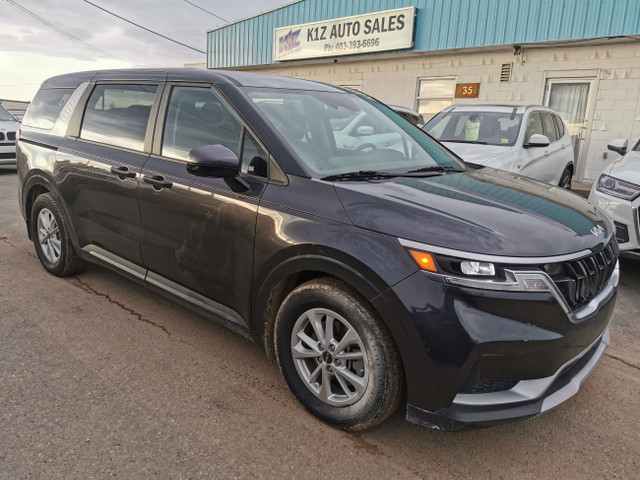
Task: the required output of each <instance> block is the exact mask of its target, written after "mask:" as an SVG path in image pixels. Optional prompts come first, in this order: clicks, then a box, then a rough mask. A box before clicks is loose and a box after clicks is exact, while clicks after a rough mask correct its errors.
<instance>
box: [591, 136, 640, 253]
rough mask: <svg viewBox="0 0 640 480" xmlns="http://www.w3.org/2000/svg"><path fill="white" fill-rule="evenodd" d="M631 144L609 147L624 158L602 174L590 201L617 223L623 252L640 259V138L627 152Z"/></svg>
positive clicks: (617, 142) (619, 141)
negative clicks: (639, 212) (639, 214)
mask: <svg viewBox="0 0 640 480" xmlns="http://www.w3.org/2000/svg"><path fill="white" fill-rule="evenodd" d="M628 145H629V142H628V141H627V139H624V138H622V139H617V140H613V141H612V142H611V143H610V144H609V146H608V148H609V150H611V151H612V152H616V153H619V154H620V155H623V156H622V157H620V158H617V159H616V160H614V161H613V162H611V163H610V164H609V165H608V166H607V167H606V168H605V169H604V170H603V171H602V175H600V178H599V179H598V181H596V182H595V183H594V184H593V187H592V188H591V193H590V194H589V201H590V202H591V203H593V204H594V205H595V206H596V207H599V208H601V209H602V210H604V211H605V212H607V213H608V214H609V216H610V217H611V219H612V220H613V224H614V225H615V227H616V239H617V240H618V244H619V245H620V251H621V252H623V253H624V254H625V256H627V257H633V258H636V259H640V220H639V217H638V210H640V139H638V140H636V143H635V144H634V145H633V147H632V148H631V150H630V151H628V152H627V146H628Z"/></svg>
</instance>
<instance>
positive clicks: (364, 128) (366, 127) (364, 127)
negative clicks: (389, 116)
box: [356, 125, 374, 137]
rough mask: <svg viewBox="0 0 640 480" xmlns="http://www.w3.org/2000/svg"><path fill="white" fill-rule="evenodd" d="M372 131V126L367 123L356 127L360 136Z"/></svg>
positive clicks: (371, 133) (369, 133)
mask: <svg viewBox="0 0 640 480" xmlns="http://www.w3.org/2000/svg"><path fill="white" fill-rule="evenodd" d="M373 131H374V128H373V127H371V126H369V125H360V126H359V127H358V128H357V129H356V133H357V134H358V136H360V137H364V136H367V135H373Z"/></svg>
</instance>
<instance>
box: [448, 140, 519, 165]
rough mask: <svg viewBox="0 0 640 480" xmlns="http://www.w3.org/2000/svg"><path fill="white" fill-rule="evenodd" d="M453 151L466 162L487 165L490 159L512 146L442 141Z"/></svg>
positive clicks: (505, 151)
mask: <svg viewBox="0 0 640 480" xmlns="http://www.w3.org/2000/svg"><path fill="white" fill-rule="evenodd" d="M442 144H443V145H444V146H446V147H447V148H448V149H449V150H451V151H452V152H453V153H455V154H456V155H458V156H459V157H460V158H461V159H463V160H464V161H465V162H471V163H477V164H479V165H487V164H488V163H489V161H490V160H492V159H494V158H496V157H499V156H500V155H503V154H505V153H507V152H509V151H510V150H511V148H512V147H508V146H505V147H503V146H501V145H479V144H477V143H460V142H442Z"/></svg>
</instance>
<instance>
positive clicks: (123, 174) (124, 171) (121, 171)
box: [111, 166, 136, 180]
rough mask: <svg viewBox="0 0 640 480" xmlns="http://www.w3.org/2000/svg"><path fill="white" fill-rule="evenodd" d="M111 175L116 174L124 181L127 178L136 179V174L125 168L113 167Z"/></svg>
mask: <svg viewBox="0 0 640 480" xmlns="http://www.w3.org/2000/svg"><path fill="white" fill-rule="evenodd" d="M111 173H115V174H116V175H118V177H120V179H122V180H124V179H125V178H135V177H136V172H130V171H129V168H128V167H125V166H120V167H111Z"/></svg>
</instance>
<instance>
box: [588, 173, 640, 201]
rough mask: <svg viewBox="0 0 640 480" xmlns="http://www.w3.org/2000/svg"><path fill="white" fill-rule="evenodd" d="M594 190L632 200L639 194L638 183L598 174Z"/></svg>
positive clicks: (639, 187)
mask: <svg viewBox="0 0 640 480" xmlns="http://www.w3.org/2000/svg"><path fill="white" fill-rule="evenodd" d="M596 190H598V191H599V192H602V193H607V194H609V195H613V196H614V197H618V198H623V199H625V200H633V199H634V198H636V197H637V196H638V195H640V185H636V184H635V183H631V182H625V181H624V180H620V179H618V178H615V177H610V176H609V175H600V178H599V179H598V184H597V185H596Z"/></svg>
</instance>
